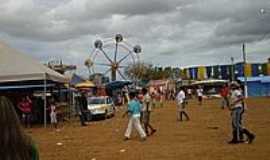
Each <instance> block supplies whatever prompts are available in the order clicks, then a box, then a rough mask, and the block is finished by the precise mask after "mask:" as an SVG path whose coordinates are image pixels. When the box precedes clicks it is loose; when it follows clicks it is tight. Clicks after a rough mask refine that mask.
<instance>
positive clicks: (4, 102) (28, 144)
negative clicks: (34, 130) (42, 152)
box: [0, 96, 39, 160]
mask: <svg viewBox="0 0 270 160" xmlns="http://www.w3.org/2000/svg"><path fill="white" fill-rule="evenodd" d="M0 144H1V149H0V157H1V160H38V159H39V153H38V149H37V147H36V145H35V143H34V142H33V140H32V138H31V137H30V136H28V135H26V133H25V132H24V130H23V129H22V127H21V124H20V121H19V118H18V116H17V114H16V111H15V108H14V106H13V104H12V103H11V101H10V100H9V99H8V98H6V97H3V96H1V97H0Z"/></svg>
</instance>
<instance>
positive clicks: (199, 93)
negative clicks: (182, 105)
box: [197, 86, 203, 106]
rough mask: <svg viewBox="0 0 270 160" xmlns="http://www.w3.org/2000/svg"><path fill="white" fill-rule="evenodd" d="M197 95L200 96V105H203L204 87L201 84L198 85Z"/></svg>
mask: <svg viewBox="0 0 270 160" xmlns="http://www.w3.org/2000/svg"><path fill="white" fill-rule="evenodd" d="M197 97H198V101H199V105H200V106H201V105H202V101H203V89H202V87H201V86H198V89H197Z"/></svg>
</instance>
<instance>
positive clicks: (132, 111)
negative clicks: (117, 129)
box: [123, 92, 146, 141]
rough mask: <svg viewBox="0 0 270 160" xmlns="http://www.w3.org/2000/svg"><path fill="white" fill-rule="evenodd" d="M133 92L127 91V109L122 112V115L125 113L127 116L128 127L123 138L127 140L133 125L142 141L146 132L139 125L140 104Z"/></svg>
mask: <svg viewBox="0 0 270 160" xmlns="http://www.w3.org/2000/svg"><path fill="white" fill-rule="evenodd" d="M135 97H136V96H135V93H134V92H130V93H129V98H130V102H129V103H128V109H127V111H126V112H125V113H124V114H123V117H125V116H126V115H128V116H129V122H128V127H127V129H126V132H125V139H124V140H129V139H130V135H131V133H132V129H133V127H135V129H136V130H137V132H138V133H139V134H140V137H141V140H142V141H144V140H146V134H145V132H144V130H143V128H142V126H141V122H140V116H141V115H140V111H141V104H140V102H139V101H138V100H136V99H135Z"/></svg>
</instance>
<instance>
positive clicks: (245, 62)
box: [242, 43, 248, 98]
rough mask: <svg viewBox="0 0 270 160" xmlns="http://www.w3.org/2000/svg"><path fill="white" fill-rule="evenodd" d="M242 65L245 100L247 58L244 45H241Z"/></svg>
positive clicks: (246, 95) (246, 91) (246, 94)
mask: <svg viewBox="0 0 270 160" xmlns="http://www.w3.org/2000/svg"><path fill="white" fill-rule="evenodd" d="M242 51H243V63H244V64H243V65H244V94H245V98H247V97H248V88H247V75H246V72H245V70H246V64H247V56H246V45H245V43H243V48H242Z"/></svg>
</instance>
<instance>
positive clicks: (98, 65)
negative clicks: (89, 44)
mask: <svg viewBox="0 0 270 160" xmlns="http://www.w3.org/2000/svg"><path fill="white" fill-rule="evenodd" d="M141 52H142V48H141V46H140V45H135V46H132V45H131V44H129V43H128V42H127V41H126V39H124V38H123V36H122V35H121V34H116V35H115V36H114V37H113V38H108V39H104V40H101V39H97V40H96V41H95V42H94V49H93V51H92V53H91V54H90V57H89V58H88V59H87V60H86V61H85V66H87V67H88V69H89V73H102V74H103V75H107V74H110V77H111V80H112V81H115V80H116V79H118V78H122V79H126V77H125V75H124V71H125V69H126V68H127V67H128V66H130V65H132V64H135V63H137V62H138V61H139V54H140V53H141Z"/></svg>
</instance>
